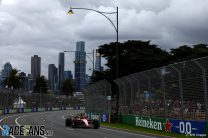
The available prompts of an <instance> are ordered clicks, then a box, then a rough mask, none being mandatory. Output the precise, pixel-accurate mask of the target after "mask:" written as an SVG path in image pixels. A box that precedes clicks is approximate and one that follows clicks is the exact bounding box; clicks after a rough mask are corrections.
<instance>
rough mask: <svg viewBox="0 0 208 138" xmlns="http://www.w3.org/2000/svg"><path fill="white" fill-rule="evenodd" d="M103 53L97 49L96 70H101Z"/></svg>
mask: <svg viewBox="0 0 208 138" xmlns="http://www.w3.org/2000/svg"><path fill="white" fill-rule="evenodd" d="M101 70H102V67H101V55H100V53H99V52H98V51H97V50H96V59H95V71H101Z"/></svg>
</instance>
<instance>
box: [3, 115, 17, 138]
mask: <svg viewBox="0 0 208 138" xmlns="http://www.w3.org/2000/svg"><path fill="white" fill-rule="evenodd" d="M15 116H17V115H15ZM10 117H13V116H6V117H4V118H2V119H1V120H0V122H2V121H3V120H4V119H7V118H10ZM0 129H1V130H2V131H3V128H2V126H1V125H0ZM9 136H10V137H12V138H16V137H14V136H13V135H9Z"/></svg>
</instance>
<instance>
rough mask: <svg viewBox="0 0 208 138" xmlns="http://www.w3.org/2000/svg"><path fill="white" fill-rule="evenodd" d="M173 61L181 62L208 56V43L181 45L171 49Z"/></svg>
mask: <svg viewBox="0 0 208 138" xmlns="http://www.w3.org/2000/svg"><path fill="white" fill-rule="evenodd" d="M170 54H171V61H172V62H180V61H186V60H190V59H194V58H200V57H205V56H208V45H207V44H198V45H194V46H192V47H191V46H187V45H184V46H180V47H178V48H174V49H171V51H170Z"/></svg>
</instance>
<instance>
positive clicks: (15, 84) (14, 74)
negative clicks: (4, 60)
mask: <svg viewBox="0 0 208 138" xmlns="http://www.w3.org/2000/svg"><path fill="white" fill-rule="evenodd" d="M21 80H22V78H21V77H20V75H19V73H18V70H17V69H12V70H11V71H10V73H9V75H8V77H7V78H6V79H5V80H4V81H3V86H4V87H6V86H7V87H8V88H13V89H19V88H20V87H21V86H22V83H21Z"/></svg>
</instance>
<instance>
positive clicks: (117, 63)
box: [68, 7, 119, 115]
mask: <svg viewBox="0 0 208 138" xmlns="http://www.w3.org/2000/svg"><path fill="white" fill-rule="evenodd" d="M73 10H87V11H94V12H97V13H99V14H101V15H103V16H104V17H105V18H107V19H108V21H110V23H111V24H112V25H113V27H114V29H115V31H116V79H117V78H118V77H119V62H118V60H119V59H118V55H119V44H118V30H119V29H118V7H117V8H116V12H101V11H97V10H94V9H89V8H74V7H70V10H69V11H68V14H74V12H73ZM109 14H116V25H115V24H114V23H113V21H112V20H111V19H110V18H109V17H108V16H107V15H109ZM118 101H119V90H118V88H117V87H116V114H117V115H118V106H119V105H118Z"/></svg>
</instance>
